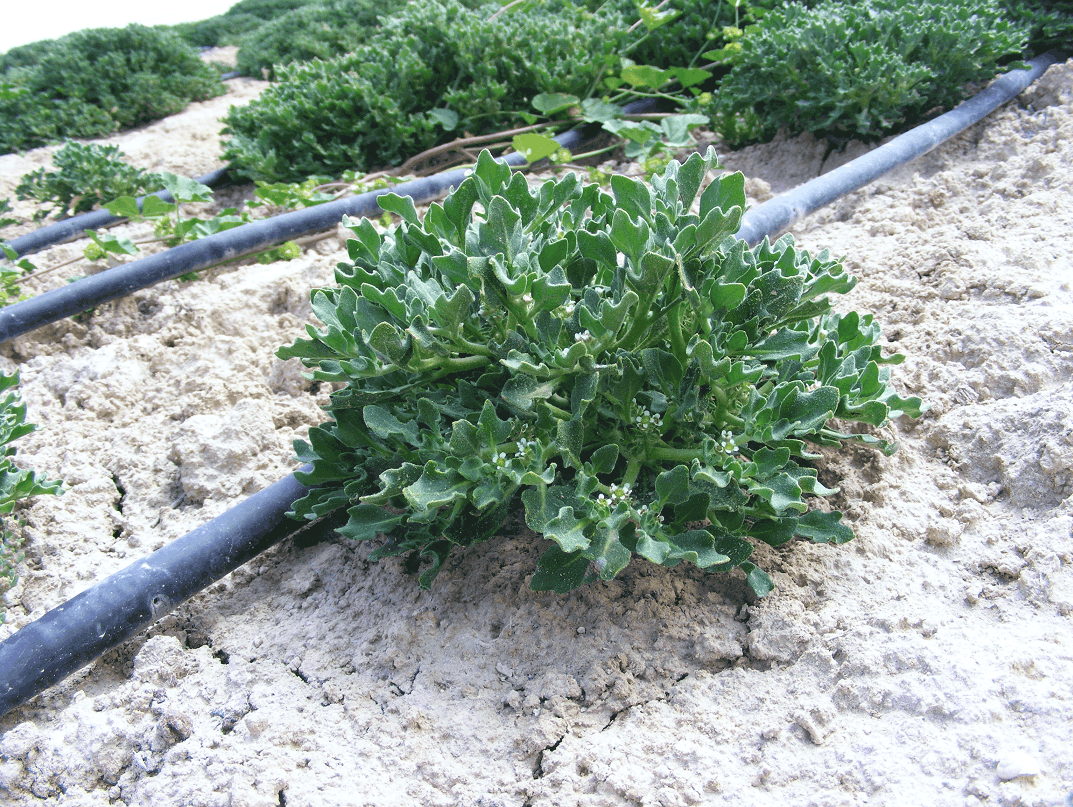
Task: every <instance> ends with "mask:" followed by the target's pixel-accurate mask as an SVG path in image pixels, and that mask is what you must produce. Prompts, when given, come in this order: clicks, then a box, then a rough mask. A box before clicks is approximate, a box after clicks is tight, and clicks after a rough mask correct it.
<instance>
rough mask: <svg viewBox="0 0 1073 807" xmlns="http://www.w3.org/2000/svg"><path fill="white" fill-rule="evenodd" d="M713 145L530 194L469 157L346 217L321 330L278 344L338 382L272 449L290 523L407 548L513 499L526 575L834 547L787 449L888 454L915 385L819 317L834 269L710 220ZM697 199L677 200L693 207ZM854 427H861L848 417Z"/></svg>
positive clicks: (720, 561) (384, 548) (440, 546)
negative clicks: (531, 548) (432, 183)
mask: <svg viewBox="0 0 1073 807" xmlns="http://www.w3.org/2000/svg"><path fill="white" fill-rule="evenodd" d="M716 167H717V160H716V156H715V153H714V151H713V150H710V149H709V151H708V154H707V155H706V156H705V157H703V158H702V157H701V156H700V155H694V156H692V157H690V158H689V160H687V161H686V162H685V164H681V165H680V164H679V163H677V162H672V163H671V164H670V165H669V166H668V168H667V169H666V171H665V172H664V173H663V174H662V175H660V176H657V177H656V178H655V179H654V181H653V183H652V186H651V187H649V186H648V185H646V184H645V183H644V182H642V181H640V180H637V179H631V178H627V177H622V176H615V177H612V179H611V190H612V193H611V194H608V193H606V192H604V191H602V190H601V189H600V188H599V187H598V186H596V185H587V186H585V185H582V184H581V183H580V181H579V180H578V179H577V178H576V177H575V176H574V175H573V174H566V175H564V176H563V177H562V178H559V179H556V180H549V181H547V182H545V183H544V184H543V185H541V186H539V188H535V189H534V188H531V187H530V186H529V184H528V183H527V181H526V179H525V178H524V177H523V176H521V175H518V174H513V175H512V173H511V171H510V169H509V168H507V167H505V166H504V165H502V164H500V163H498V162H496V161H495V160H494V159H493V158H492V157H491V156H490V155H489V154H488V153H487V152H485V153H482V154H481V156H480V159H479V160H478V162H477V165H476V168H475V169H474V171H473V173H472V175H471V176H470V177H468V178H467V179H466V180H465V181H464V182H463V183H462V185H461V186H460V187H459V188H458V189H457V190H456V191H454V192H453V193H452V194H451V195H450V197H449V198H447V199H446V201H444V202H443V203H442V204H434V205H432V206H431V207H430V208H429V209H428V212H427V213H426V215H425V217H424V219H423V221H422V220H421V219H419V217H418V215H417V212H416V210H415V208H414V205H413V203H412V201H411V200H410V199H408V198H402V197H399V196H395V195H393V194H387V195H384V196H382V197H380V204H381V206H382V207H383V208H384V209H385V210H389V211H391V212H393V213H395V214H397V215H398V216H399V217H400V218H401V222H400V223H399V224H398V226H397V227H396V228H395V229H394V230H392V231H391V232H389V233H388V234H386V235H381V234H379V233H378V232H377V231H376V229H375V228H374V227H373V226H372V225H371V224H370V223H369V222H368V221H360V222H354V221H351V222H349V223H350V225H351V226H352V230H353V232H354V235H355V238H354V239H353V240H351V241H350V242H349V253H350V257H351V259H352V263H344V264H340V265H339V268H338V270H337V272H336V277H337V280H338V283H339V287H338V288H330V289H320V290H316V291H314V292H313V294H312V303H313V309H314V311H315V312H316V314H317V316H318V317H319V318H320V320H321V321H322V322H323V323H324V328H322V329H317V328H314V327H312V326H309V327H308V335H309V337H310V338H309V339H298V340H297V341H296V342H295V343H294V345H292V346H291V347H289V348H283V349H281V350H280V351H279V352H278V355H279V356H280V357H281V358H290V357H300V358H301V359H302V360H303V361H304V362H305V363H306V364H307V365H308V366H310V367H314V368H316V369H315V370H314V371H313V377H314V378H316V379H320V380H323V381H330V382H342V383H343V384H344V385H345V386H344V387H343V388H341V389H339V390H338V391H337V392H335V393H333V395H332V403H331V406H330V411H331V417H332V420H331V421H329V422H327V423H325V424H323V425H321V426H320V427H318V428H314V429H311V430H310V434H309V442H308V443H304V442H297V443H296V444H295V446H296V451H297V454H298V458H299V459H300V460H301V461H303V462H308V463H311V464H312V470H310V471H308V472H307V473H299V474H298V477H299V479H300V480H301V481H302V482H303V483H305V484H307V485H310V486H312V490H311V492H310V493H309V495H307V496H306V497H304V498H303V499H301V500H299V501H298V502H297V503H296V504H295V506H294V511H293V513H292V515H294V516H296V517H299V518H308V519H311V518H316V517H319V516H320V515H323V514H326V513H328V512H332V511H334V510H337V509H338V508H344V507H345V508H347V512H348V516H349V520H348V523H347V524H346V526H344V527H342V528H341V529H340V530H339V531H340V533H341V534H342V535H344V536H347V537H349V538H353V539H358V540H368V539H376V538H378V537H380V536H384V537H385V538H386V540H385V541H384V543H383V544H382V545H381V546H380V547H379V548H378V549H377V550H376V552H375V556H376V557H382V556H387V555H400V554H403V553H414V557H415V558H425V559H427V560H429V561H431V562H430V563H429V564H428V566H427V568H426V569H425V570H424V571H423V573H422V574H421V576H420V583H421V585H422V586H425V587H427V586H429V585H430V584H431V582H432V580H433V578H434V577H435V576H436V574H437V572H438V571H439V570H440V569H441V568H442V567H443V565H444V563H445V562H446V560H447V558H448V555H449V554H450V552H451V551H452V549H453V548H454V547H456V546H468V545H471V544H473V543H475V542H477V541H483V540H485V539H487V538H489V537H491V536H492V535H494V534H495V533H496V531H497V530H498V529H499V528H500V527H501V525H502V524H503V522H504V519H505V517H506V515H507V513H508V511H509V510H510V508H511V507H512V506H513V505H514V504H515V503H516V502H517V501H519V500H520V501H521V503H522V504H524V507H525V517H526V522H527V524H528V525H529V527H531V528H532V529H533V530H535V531H536V532H538V533H540V534H542V535H543V536H544V537H545V538H547V539H549V540H550V541H551V547H550V548H549V549H548V550H547V551H546V552H545V553H544V554H543V556H542V557H541V559H540V562H539V565H538V568H537V571H536V574H535V575H534V577H533V579H532V583H531V584H532V586H533V588H535V589H538V590H539V589H553V590H556V591H568V590H570V589H572V588H574V587H576V586H578V585H580V584H582V583H585V582H589V581H592V580H596V579H602V580H607V579H610V578H612V577H614V576H615V575H616V574H618V573H619V572H620V571H621V570H622V569H623V568H624V567H625V566H626V564H627V563H628V562H629V560H630V558H631V557H632V556H633V555H635V554H636V555H640V556H642V557H644V558H647V559H648V560H650V561H653V562H655V563H660V564H663V565H665V566H674V565H676V564H678V563H680V562H681V561H690V562H692V563H694V564H696V565H698V566H700V567H702V568H704V569H708V570H711V571H719V572H726V571H730V570H732V569H734V568H740V569H742V570H743V571H744V572H745V574H746V576H747V579H748V582H749V584H750V585H751V587H752V588H753V590H754V591H755V592H756V593H757V594H758V595H762V594H764V593H766V592H767V591H768V590H770V588H771V585H772V583H771V579H770V578H769V577H768V575H767V574H765V573H764V572H763V571H761V570H760V569H758V568H757V567H756V566H755V565H753V564H752V563H751V562H750V561H749V557H750V554H751V552H752V550H753V547H754V542H756V541H763V542H765V543H768V544H771V545H775V546H777V545H780V544H783V543H785V542H787V541H789V540H791V539H792V538H793V537H794V536H801V537H804V538H807V539H810V540H812V541H816V542H833V543H842V542H844V541H848V540H850V539H851V538H852V537H853V533H852V531H851V530H850V528H849V527H848V526H846V525H844V524H842V523H841V522H840V518H841V514H840V513H837V512H825V511H823V510H820V509H810V508H809V505H808V502H807V497H809V496H815V495H825V494H829V493H831V492H832V490H831V489H828V488H826V487H824V486H823V485H822V484H821V483H820V482H819V481H818V480H817V472H816V470H815V469H814V468H813V467H812V466H811V465H810V461H811V460H812V459H815V458H816V457H817V455H816V454H814V453H812V452H811V451H810V445H839V444H840V443H844V442H847V441H857V442H863V443H867V444H871V445H875V446H877V447H878V448H880V449H882V450H884V451H888V452H889V451H892V450H893V446H892V445H890V444H888V443H886V442H884V441H883V440H881V439H879V438H878V437H876V436H873V435H871V434H868V433H854V432H849V431H846V430H845V427H839V426H837V425H835V423H833V422H832V421H833V420H837V421H839V422H845V421H859V422H861V423H864V424H868V425H871V426H881V425H883V424H885V423H886V422H887V421H888V419H889V418H891V417H896V416H897V415H899V414H902V413H906V414H909V415H913V416H916V415H917V414H919V412H920V400H919V399H917V398H913V399H908V400H906V399H902V398H899V397H898V396H897V395H896V394H895V393H894V392H893V391H891V390H890V388H889V385H888V382H889V377H890V370H889V367H888V366H887V365H890V364H893V363H897V362H898V361H899V360H900V359H901V357H899V356H892V357H884V356H883V355H882V354H881V351H880V347H879V345H878V340H879V327H878V325H876V324H875V323H874V322H873V321H872V318H871V317H870V316H860V315H858V314H845V315H838V314H833V313H831V308H830V305H829V302H828V299H827V297H826V296H825V295H827V294H829V293H832V292H839V293H841V292H847V291H849V290H850V289H851V288H852V287H853V285H854V283H855V279H854V278H852V277H849V276H848V275H846V273H845V272H844V271H843V268H842V266H841V264H840V263H839V262H838V261H836V260H833V259H832V258H831V256H830V255H829V254H828V253H827V252H826V251H825V252H821V253H820V254H819V255H816V256H815V257H813V256H810V255H809V254H808V253H807V252H805V251H803V250H801V249H798V248H797V247H795V246H794V245H793V242H792V240H791V239H790V238H789V237H784V238H782V239H780V240H778V241H777V242H775V243H774V244H771V243H767V242H764V243H763V244H761V245H760V246H758V247H756V248H755V249H749V248H747V246H746V245H745V243H744V242H742V241H740V240H737V239H735V238H734V237H733V234H734V233H735V231H736V230H737V229H738V227H739V224H740V221H741V216H742V212H743V208H744V205H745V195H744V191H743V184H744V180H743V177H742V175H741V174H740V173H738V174H727V175H722V176H720V177H719V178H718V179H716V180H714V181H713V182H711V183H710V184H708V186H707V187H706V188H705V189H704V190H703V192H701V188H702V184H703V180H704V178H705V176H706V172H707V171H709V170H711V169H714V168H716ZM694 203H696V204H694ZM865 431H867V430H865Z"/></svg>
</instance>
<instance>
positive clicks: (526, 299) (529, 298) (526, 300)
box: [522, 294, 533, 305]
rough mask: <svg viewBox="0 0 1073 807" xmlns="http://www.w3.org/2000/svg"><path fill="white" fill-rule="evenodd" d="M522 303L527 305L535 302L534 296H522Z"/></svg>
mask: <svg viewBox="0 0 1073 807" xmlns="http://www.w3.org/2000/svg"><path fill="white" fill-rule="evenodd" d="M522 302H523V303H525V304H527V305H529V304H531V303H532V302H533V295H532V294H523V295H522Z"/></svg>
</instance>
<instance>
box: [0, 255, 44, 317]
mask: <svg viewBox="0 0 1073 807" xmlns="http://www.w3.org/2000/svg"><path fill="white" fill-rule="evenodd" d="M0 252H2V253H3V255H4V257H5V258H6V259H7V260H6V261H4V262H2V263H0V308H3V307H4V306H6V305H11V304H12V303H15V302H18V301H19V300H24V299H26V295H24V294H23V293H22V289H21V288H19V282H20V281H21V280H22V278H23V277H24V276H25V275H28V274H30V273H31V272H33V271H35V270H36V269H37V267H36V266H34V265H33V264H32V263H30V261H29V260H27V259H26V258H22V259H20V258H19V253H18V252H16V251H15V249H14V248H13V247H12V246H11V245H10V244H8V243H6V242H4V241H0Z"/></svg>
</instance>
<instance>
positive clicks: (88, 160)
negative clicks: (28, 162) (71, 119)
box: [15, 142, 163, 220]
mask: <svg viewBox="0 0 1073 807" xmlns="http://www.w3.org/2000/svg"><path fill="white" fill-rule="evenodd" d="M125 156H126V155H124V154H123V152H121V151H120V150H119V146H101V145H98V144H96V143H87V144H82V143H75V142H69V143H67V144H66V145H65V146H64V147H63V148H62V149H60V150H59V151H57V152H56V153H55V154H53V155H52V165H53V166H54V167H55V168H56V169H57V170H55V171H49V170H47V169H45V168H39V169H37V170H36V171H31V172H30V173H28V174H24V175H23V176H22V179H21V180H20V182H19V185H18V187H17V188H15V194H16V196H18V198H19V199H33V200H34V201H36V202H39V203H40V204H54V205H55V208H53V209H52V210H42V211H40V212H39V213H38V214H37V215H35V217H34V218H35V220H40V219H43V218H45V217H46V216H49V215H54V216H57V217H60V216H68V215H72V214H74V213H86V212H88V211H90V210H93V208H95V207H97V206H98V205H101V204H104V203H105V202H107V201H110V200H112V199H116V198H118V197H120V196H137V195H139V194H143V193H145V192H146V191H155V190H159V189H160V188H162V187H163V183H162V180H161V177H160V175H159V174H152V173H149V172H148V171H145V170H143V169H141V168H136V167H135V166H133V165H129V164H128V163H125V162H124V161H123V159H122V158H123V157H125Z"/></svg>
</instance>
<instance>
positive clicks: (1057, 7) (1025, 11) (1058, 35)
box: [1002, 0, 1073, 59]
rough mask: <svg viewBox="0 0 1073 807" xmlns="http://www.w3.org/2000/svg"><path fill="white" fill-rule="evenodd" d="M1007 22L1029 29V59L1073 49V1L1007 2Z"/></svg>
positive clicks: (1003, 5) (1007, 0)
mask: <svg viewBox="0 0 1073 807" xmlns="http://www.w3.org/2000/svg"><path fill="white" fill-rule="evenodd" d="M1002 7H1003V9H1004V11H1005V16H1006V18H1007V19H1009V20H1012V21H1014V22H1016V23H1018V24H1020V25H1024V26H1026V27H1027V28H1028V29H1029V38H1028V47H1027V49H1026V51H1025V57H1026V58H1029V59H1031V58H1032V57H1033V56H1038V55H1039V54H1041V53H1044V52H1045V51H1048V50H1058V51H1062V52H1064V53H1065V54H1066V56H1067V57H1068V56H1069V55H1070V52H1071V50H1073V2H1070V0H1003V3H1002Z"/></svg>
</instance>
